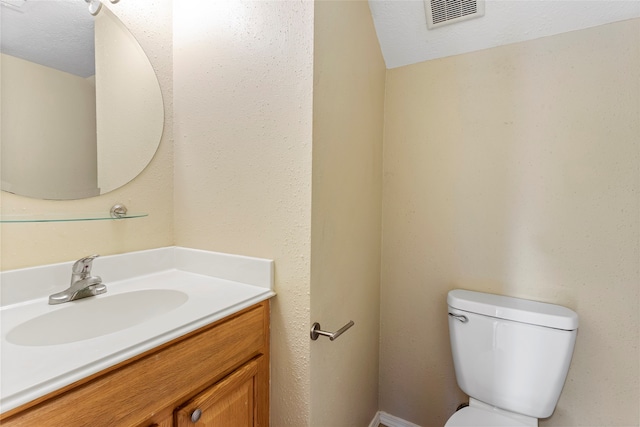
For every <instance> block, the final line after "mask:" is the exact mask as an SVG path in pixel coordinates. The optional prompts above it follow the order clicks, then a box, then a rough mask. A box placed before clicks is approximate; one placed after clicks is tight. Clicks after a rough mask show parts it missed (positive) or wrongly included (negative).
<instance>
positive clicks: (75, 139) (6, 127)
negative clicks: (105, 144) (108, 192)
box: [0, 54, 98, 199]
mask: <svg viewBox="0 0 640 427" xmlns="http://www.w3.org/2000/svg"><path fill="white" fill-rule="evenodd" d="M0 66H1V70H2V73H1V80H0V84H1V85H2V89H3V90H2V118H1V121H2V135H1V136H0V138H1V140H2V154H3V157H2V159H3V160H4V161H3V162H2V188H3V189H4V190H5V191H11V192H12V193H17V194H23V195H28V196H30V197H44V196H46V197H49V198H62V199H67V198H77V197H88V196H93V195H96V194H98V188H97V159H96V94H95V92H96V90H95V84H94V83H93V79H85V78H83V77H78V76H75V75H73V74H69V73H65V72H63V71H59V70H56V69H53V68H50V67H45V66H43V65H40V64H36V63H34V62H30V61H25V60H24V59H20V58H16V57H14V56H10V55H5V54H2V58H1V61H0ZM43 93H46V94H47V95H48V96H47V97H46V98H43V96H42V94H43ZM70 165H74V166H73V167H69V166H70Z"/></svg>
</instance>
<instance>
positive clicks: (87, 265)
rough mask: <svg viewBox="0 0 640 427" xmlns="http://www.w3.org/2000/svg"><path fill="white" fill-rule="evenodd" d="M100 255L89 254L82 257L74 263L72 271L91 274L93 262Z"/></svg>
mask: <svg viewBox="0 0 640 427" xmlns="http://www.w3.org/2000/svg"><path fill="white" fill-rule="evenodd" d="M99 256H100V255H97V254H96V255H89V256H86V257H84V258H80V259H79V260H78V261H76V262H75V263H74V264H73V267H72V271H73V274H89V273H91V264H92V263H93V260H94V259H96V258H98V257H99Z"/></svg>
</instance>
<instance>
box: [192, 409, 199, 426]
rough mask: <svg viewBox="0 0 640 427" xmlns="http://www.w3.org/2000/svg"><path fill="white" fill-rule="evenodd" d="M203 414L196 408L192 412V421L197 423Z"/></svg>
mask: <svg viewBox="0 0 640 427" xmlns="http://www.w3.org/2000/svg"><path fill="white" fill-rule="evenodd" d="M201 416H202V411H201V410H200V409H196V410H195V411H193V412H192V413H191V422H194V423H197V422H198V420H199V419H200V417H201Z"/></svg>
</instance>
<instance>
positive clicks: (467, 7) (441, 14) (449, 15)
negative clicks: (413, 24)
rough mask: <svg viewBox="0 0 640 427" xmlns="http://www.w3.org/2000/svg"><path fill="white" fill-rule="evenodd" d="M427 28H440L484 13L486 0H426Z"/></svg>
mask: <svg viewBox="0 0 640 427" xmlns="http://www.w3.org/2000/svg"><path fill="white" fill-rule="evenodd" d="M424 6H425V9H426V12H427V28H429V29H431V28H438V27H441V26H443V25H448V24H453V23H455V22H459V21H466V20H467V19H472V18H477V17H480V16H483V15H484V0H424Z"/></svg>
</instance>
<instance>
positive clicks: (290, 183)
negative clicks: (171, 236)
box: [174, 0, 314, 426]
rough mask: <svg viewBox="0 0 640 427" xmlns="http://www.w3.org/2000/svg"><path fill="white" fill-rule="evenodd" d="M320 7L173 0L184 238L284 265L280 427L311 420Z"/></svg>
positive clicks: (278, 322) (274, 376)
mask: <svg viewBox="0 0 640 427" xmlns="http://www.w3.org/2000/svg"><path fill="white" fill-rule="evenodd" d="M313 13H314V12H313V3H312V2H306V1H284V2H283V1H215V2H196V1H187V0H180V1H175V2H174V22H175V26H174V43H175V46H174V48H175V51H174V53H175V55H174V87H175V94H174V102H175V124H176V127H175V151H176V158H175V219H176V222H175V234H176V243H177V244H178V245H181V246H187V247H193V248H199V249H207V250H214V251H221V252H227V253H236V254H242V255H250V256H258V257H265V258H271V259H274V260H275V265H276V269H275V286H276V292H277V293H278V296H277V297H276V298H274V299H273V300H272V305H271V408H272V412H271V425H273V426H305V425H308V422H309V409H310V366H309V345H310V340H309V332H308V331H309V329H308V328H309V326H310V325H309V300H310V296H309V287H310V277H309V276H310V273H309V269H310V265H309V264H310V250H311V248H310V233H311V231H310V227H311V145H312V141H311V137H312V128H311V121H312V90H313Z"/></svg>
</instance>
